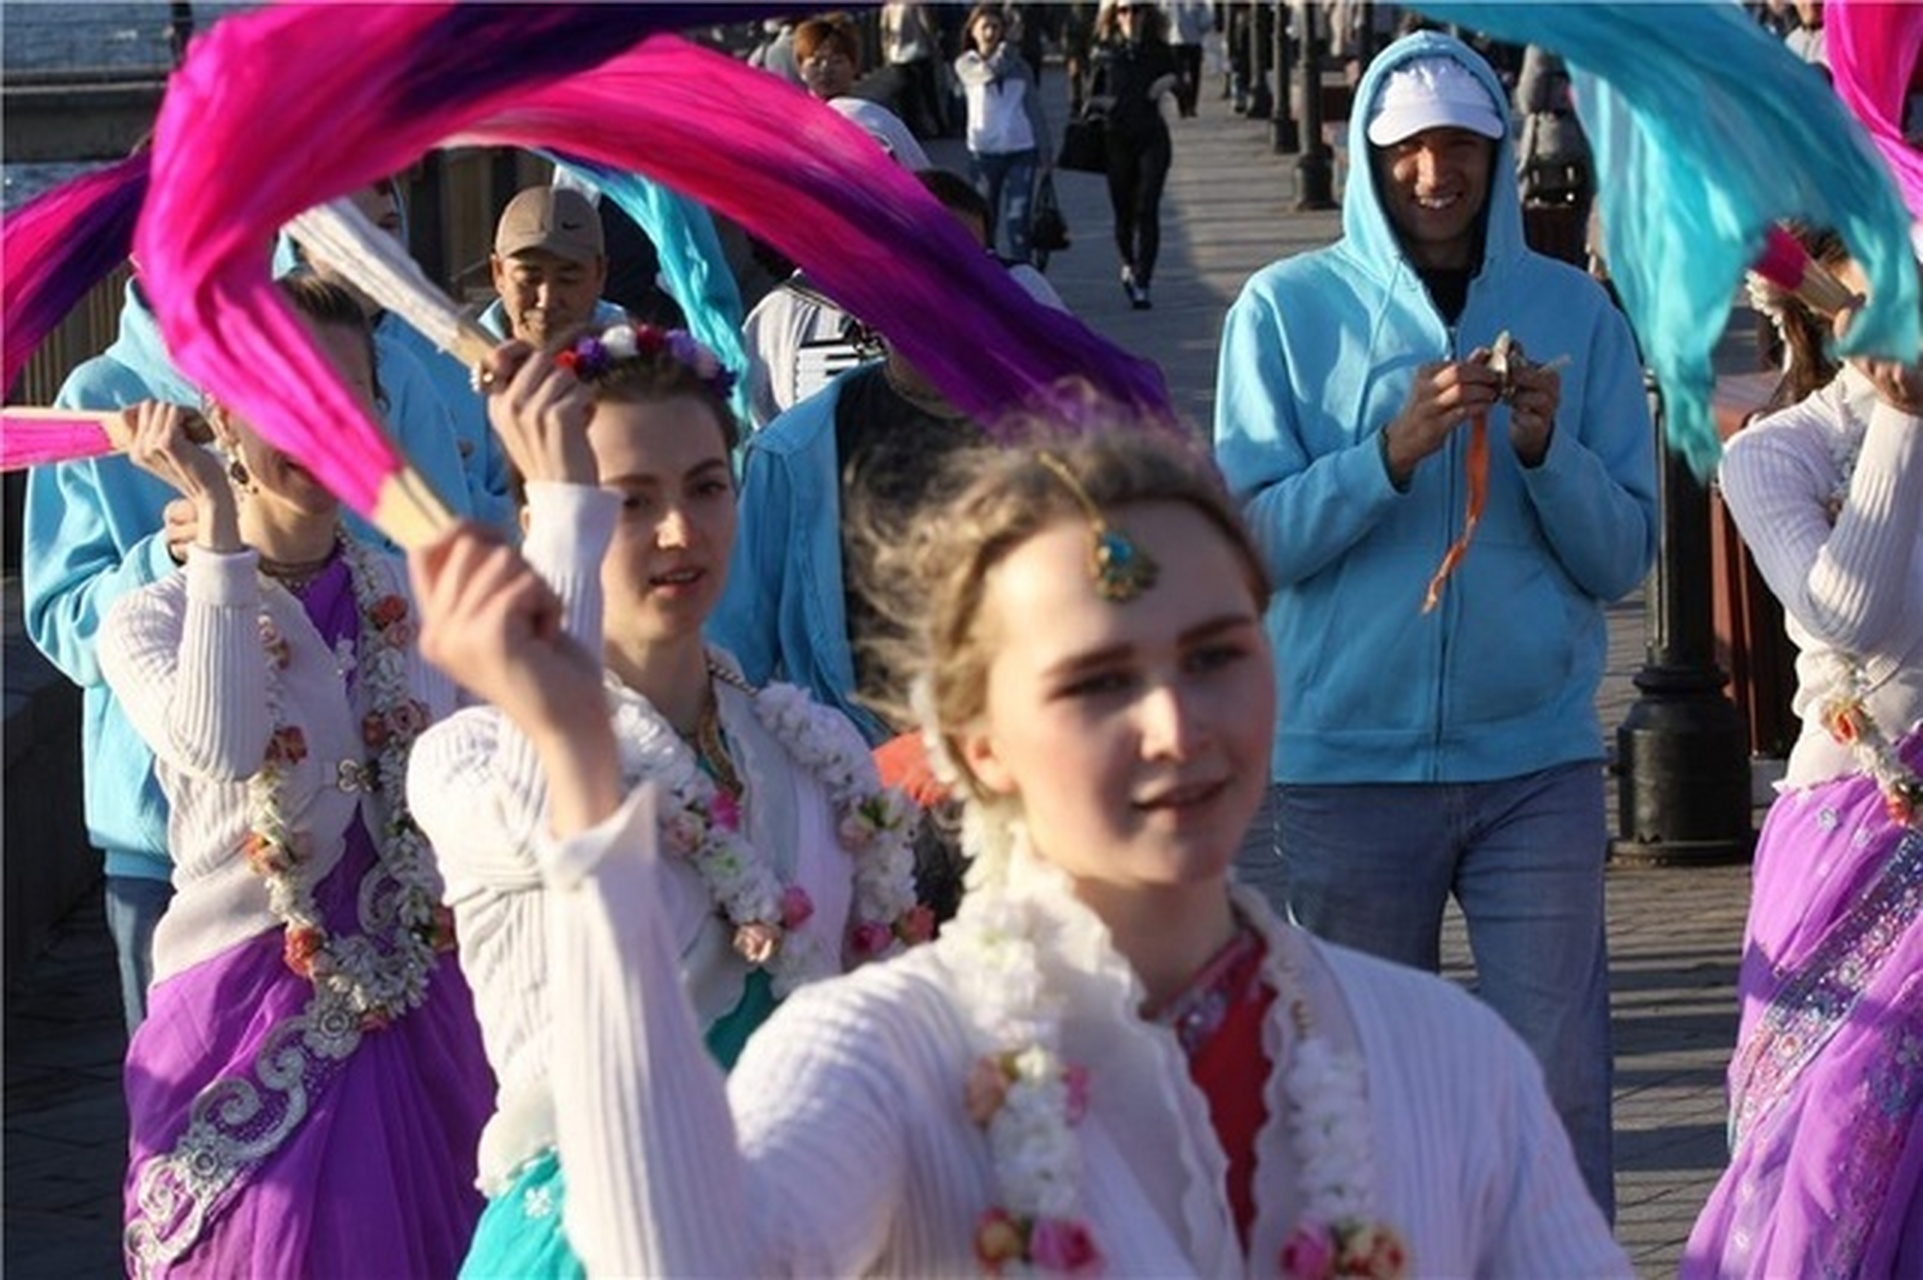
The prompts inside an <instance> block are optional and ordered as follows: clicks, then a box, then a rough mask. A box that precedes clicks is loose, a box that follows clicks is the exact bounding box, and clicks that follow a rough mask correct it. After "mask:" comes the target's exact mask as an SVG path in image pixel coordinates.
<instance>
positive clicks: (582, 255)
mask: <svg viewBox="0 0 1923 1280" xmlns="http://www.w3.org/2000/svg"><path fill="white" fill-rule="evenodd" d="M488 267H489V269H490V270H491V272H492V273H493V277H494V292H495V293H496V294H498V295H499V297H498V299H497V300H496V301H495V302H493V303H492V304H490V305H489V307H488V309H487V310H486V311H484V312H482V313H481V320H480V323H481V327H482V328H484V329H486V330H488V331H489V332H490V333H492V334H494V335H495V336H496V337H499V338H510V337H512V338H519V339H521V340H522V341H524V342H530V343H533V344H534V345H535V346H537V347H541V348H548V347H552V346H554V345H555V344H556V343H559V342H562V341H565V340H566V339H568V338H569V337H571V336H573V334H574V333H575V332H576V331H577V330H579V329H580V328H581V327H582V326H584V325H590V324H591V325H593V326H594V327H595V328H603V327H605V326H607V325H610V324H614V323H617V322H619V321H620V320H621V319H622V318H623V317H622V311H621V309H620V308H619V307H617V306H615V305H614V304H613V303H609V302H603V301H602V300H601V290H602V288H603V287H604V286H605V285H606V284H607V280H608V255H607V242H606V241H605V239H603V237H602V233H601V214H600V211H599V210H597V209H596V208H595V207H594V205H593V204H592V203H590V202H589V200H588V198H587V197H586V196H584V195H582V194H581V193H580V192H579V191H576V190H574V189H573V188H571V187H553V186H549V187H529V188H527V189H526V190H525V191H522V192H521V193H520V194H519V195H517V196H515V197H514V199H512V200H510V201H509V202H508V206H507V208H506V209H504V210H502V212H501V220H500V222H499V223H498V224H496V226H495V229H494V252H493V254H491V255H490V256H489V258H488Z"/></svg>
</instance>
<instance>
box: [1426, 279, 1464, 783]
mask: <svg viewBox="0 0 1923 1280" xmlns="http://www.w3.org/2000/svg"><path fill="white" fill-rule="evenodd" d="M1429 305H1430V306H1434V305H1435V300H1434V299H1430V303H1429ZM1463 306H1464V309H1465V310H1467V308H1468V303H1467V301H1466V300H1465V302H1464V304H1463ZM1436 318H1437V319H1438V320H1440V319H1441V318H1442V313H1441V312H1440V311H1438V312H1437V313H1436ZM1461 319H1462V318H1461V316H1460V315H1458V316H1457V317H1456V320H1455V321H1454V322H1453V323H1447V324H1445V325H1444V326H1443V329H1444V331H1445V332H1446V333H1447V334H1448V336H1449V350H1448V358H1449V360H1450V362H1451V363H1454V362H1455V361H1456V360H1457V359H1459V358H1460V357H1459V356H1458V355H1457V354H1456V331H1457V328H1458V326H1459V325H1460V324H1461ZM1461 435H1462V430H1461V428H1457V429H1456V430H1455V431H1454V432H1452V433H1451V434H1450V436H1449V446H1448V448H1446V449H1445V450H1443V455H1444V457H1443V461H1444V463H1445V464H1446V468H1447V475H1448V481H1447V483H1446V485H1445V486H1444V489H1443V493H1444V499H1445V500H1444V502H1443V504H1442V510H1443V527H1442V545H1443V546H1445V547H1447V546H1448V545H1449V542H1450V539H1451V537H1452V536H1453V529H1454V526H1453V525H1451V524H1449V523H1448V522H1449V520H1450V519H1451V518H1452V514H1451V513H1453V512H1454V511H1455V509H1456V507H1457V506H1458V505H1459V500H1458V498H1457V496H1456V485H1457V482H1458V480H1459V478H1460V477H1461V475H1462V467H1461V465H1460V461H1459V455H1460V454H1461V452H1462V449H1461V445H1460V444H1459V440H1460V438H1461ZM1450 595H1451V593H1448V592H1445V593H1444V594H1443V597H1442V614H1441V616H1440V617H1439V618H1437V619H1436V625H1437V626H1439V627H1440V628H1442V639H1441V643H1440V646H1439V648H1438V651H1437V660H1436V701H1435V708H1436V709H1435V716H1434V719H1433V720H1432V721H1431V722H1430V728H1429V780H1430V781H1431V782H1434V781H1436V780H1438V779H1440V778H1441V776H1442V724H1443V719H1444V707H1443V702H1444V700H1445V699H1446V698H1447V696H1448V692H1449V618H1450V614H1451V613H1453V612H1454V609H1455V602H1454V601H1453V600H1452V599H1451V598H1450Z"/></svg>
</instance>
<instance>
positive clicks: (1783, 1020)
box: [1730, 828, 1923, 1145]
mask: <svg viewBox="0 0 1923 1280" xmlns="http://www.w3.org/2000/svg"><path fill="white" fill-rule="evenodd" d="M1920 911H1923V831H1919V830H1917V829H1915V828H1909V829H1907V830H1904V831H1903V832H1902V834H1901V836H1900V838H1899V839H1898V841H1897V844H1896V847H1895V848H1894V849H1892V850H1891V851H1890V855H1889V857H1888V859H1887V860H1886V861H1885V862H1884V864H1883V868H1882V870H1881V871H1880V872H1879V873H1878V874H1877V877H1876V880H1875V882H1874V883H1873V884H1871V885H1870V886H1869V887H1868V888H1867V889H1866V890H1865V892H1864V893H1863V894H1862V897H1861V900H1860V902H1859V903H1858V904H1857V905H1856V906H1855V907H1854V908H1853V909H1852V910H1851V912H1850V914H1849V916H1848V917H1847V918H1845V919H1844V920H1843V921H1842V922H1840V923H1839V924H1838V925H1837V926H1836V927H1835V928H1833V929H1832V930H1831V931H1830V933H1829V935H1828V936H1827V937H1826V938H1825V939H1824V941H1823V944H1822V945H1821V946H1820V947H1818V948H1817V950H1816V953H1815V954H1814V955H1812V956H1811V957H1810V958H1809V960H1808V961H1807V962H1806V963H1805V964H1804V965H1803V966H1802V968H1801V970H1799V971H1798V972H1797V973H1795V974H1793V975H1791V976H1790V977H1789V978H1788V979H1787V980H1786V981H1785V982H1784V983H1783V984H1782V986H1781V987H1780V988H1779V989H1778V990H1777V992H1776V995H1775V997H1774V998H1773V999H1771V1000H1770V1002H1769V1006H1768V1007H1767V1008H1766V1009H1765V1010H1764V1011H1763V1014H1762V1017H1761V1019H1760V1021H1759V1022H1758V1023H1757V1025H1756V1027H1755V1029H1754V1030H1753V1031H1751V1032H1750V1035H1749V1039H1748V1040H1747V1041H1746V1042H1745V1043H1744V1044H1743V1045H1742V1046H1740V1048H1739V1049H1738V1051H1737V1056H1736V1061H1735V1062H1734V1064H1732V1067H1731V1070H1730V1091H1731V1094H1732V1095H1733V1096H1732V1098H1731V1106H1730V1136H1731V1142H1732V1145H1733V1144H1734V1143H1738V1142H1742V1141H1745V1140H1746V1139H1747V1138H1748V1137H1749V1135H1750V1134H1751V1132H1752V1131H1753V1130H1754V1128H1755V1127H1756V1126H1757V1125H1759V1124H1762V1123H1765V1122H1767V1121H1768V1119H1769V1118H1770V1116H1771V1115H1772V1114H1773V1113H1774V1112H1775V1110H1776V1108H1777V1106H1778V1105H1779V1104H1781V1103H1782V1101H1783V1100H1784V1099H1785V1098H1786V1097H1788V1095H1789V1093H1790V1090H1791V1088H1792V1087H1793V1085H1794V1083H1795V1081H1796V1079H1797V1077H1798V1075H1799V1074H1800V1073H1801V1072H1802V1071H1803V1069H1804V1068H1805V1067H1807V1066H1808V1065H1809V1063H1810V1061H1811V1059H1813V1058H1815V1056H1816V1055H1817V1054H1818V1053H1819V1052H1820V1051H1821V1050H1822V1048H1823V1046H1824V1045H1826V1044H1828V1043H1829V1041H1830V1038H1831V1037H1832V1036H1834V1035H1835V1034H1836V1032H1837V1030H1838V1029H1839V1028H1840V1027H1841V1026H1842V1024H1843V1020H1844V1019H1845V1018H1847V1017H1848V1016H1849V1013H1850V1011H1851V1010H1852V1009H1854V1008H1855V1007H1856V1003H1857V1001H1859V1000H1860V999H1862V996H1863V992H1864V991H1865V990H1866V989H1867V988H1868V987H1869V985H1870V983H1871V982H1872V981H1873V980H1874V979H1875V978H1876V976H1877V974H1878V972H1879V971H1880V969H1881V968H1882V965H1883V962H1884V961H1885V960H1887V959H1888V958H1889V955H1890V952H1891V951H1893V950H1895V948H1896V945H1897V944H1898V943H1899V942H1900V941H1901V940H1902V935H1903V931H1904V924H1905V922H1906V921H1907V922H1913V921H1915V920H1916V918H1917V915H1918V913H1919V912H1920Z"/></svg>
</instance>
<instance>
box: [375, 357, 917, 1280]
mask: <svg viewBox="0 0 1923 1280" xmlns="http://www.w3.org/2000/svg"><path fill="white" fill-rule="evenodd" d="M519 354H520V355H525V357H526V358H525V362H524V363H521V364H520V365H519V367H518V369H517V370H515V371H514V372H513V376H512V377H511V378H509V379H507V380H506V381H505V382H504V383H503V385H502V386H501V389H500V390H499V391H498V392H497V393H496V394H494V395H492V396H491V397H490V399H489V416H490V418H491V420H492V422H493V424H494V427H495V430H496V431H497V432H498V433H499V434H500V436H501V438H502V441H503V443H504V444H505V446H506V448H507V451H508V455H509V457H510V458H512V459H513V461H514V463H515V466H516V468H517V469H518V472H519V475H520V478H521V479H522V481H523V482H524V487H525V493H526V506H525V508H524V520H523V523H524V527H525V535H526V539H525V543H524V547H523V550H524V552H525V554H526V556H527V558H528V560H529V562H530V563H531V564H532V565H533V566H534V569H535V570H536V571H537V572H538V573H539V574H540V575H541V576H542V577H543V578H544V579H545V580H546V581H547V582H548V583H549V584H551V586H552V587H553V589H554V590H555V591H556V592H557V593H558V596H559V598H560V599H561V600H562V601H564V602H565V605H566V613H565V629H566V632H567V634H568V635H570V636H572V637H573V638H574V639H575V640H576V641H578V642H579V643H581V644H582V645H583V646H585V647H586V648H587V649H588V650H589V651H590V652H593V653H595V654H596V655H597V656H598V657H599V658H600V659H601V661H602V663H604V664H605V672H604V674H603V676H602V677H601V682H600V683H597V686H596V687H597V689H598V690H599V691H600V694H601V697H602V698H603V699H604V706H603V707H602V708H601V710H600V714H601V716H602V718H605V717H606V715H607V714H608V713H610V712H611V713H612V716H613V724H614V733H615V738H616V741H617V743H618V751H619V771H620V774H621V777H622V779H623V783H624V785H625V786H627V787H630V788H631V787H635V786H639V785H641V784H643V783H646V784H651V785H652V786H653V787H655V788H656V789H657V793H658V795H659V796H660V806H659V810H658V818H659V828H658V832H657V838H658V841H659V843H660V845H661V846H662V847H663V848H666V849H670V850H673V851H674V852H675V854H676V855H677V856H676V858H675V861H674V865H673V868H672V872H671V874H670V875H669V876H668V877H667V880H666V883H665V884H664V887H663V892H664V894H665V897H664V898H663V900H662V903H661V907H662V910H663V913H664V914H663V917H662V918H663V920H664V923H665V927H666V928H667V929H668V931H669V932H668V934H667V935H666V937H665V938H664V944H665V945H666V946H667V947H668V949H669V951H670V953H671V954H672V955H673V960H672V962H671V963H672V967H673V970H674V974H675V978H676V979H678V981H677V982H676V985H677V986H678V987H679V988H680V990H681V991H682V992H685V999H686V1000H687V1002H688V1003H689V1004H690V1006H691V1008H692V1010H693V1013H694V1017H695V1020H696V1025H697V1026H698V1027H699V1029H700V1032H701V1035H702V1037H703V1038H704V1040H705V1044H706V1047H707V1049H708V1051H709V1053H711V1054H712V1055H713V1057H714V1059H715V1060H716V1061H717V1062H718V1063H719V1064H720V1065H721V1066H722V1067H723V1068H726V1067H728V1066H731V1065H732V1064H733V1062H734V1060H735V1058H736V1056H737V1055H739V1053H740V1052H741V1047H742V1045H743V1044H744V1043H745V1042H746V1041H747V1038H748V1036H749V1034H750V1033H751V1032H752V1031H754V1029H755V1028H756V1027H757V1026H759V1025H760V1024H761V1022H762V1020H763V1019H765V1018H766V1017H767V1016H768V1014H769V1012H770V1011H771V1010H772V1009H773V1008H774V1007H775V1005H776V1004H777V1003H778V1002H779V1001H780V1000H782V999H783V998H784V997H786V996H787V995H788V994H789V993H790V992H791V991H793V990H794V989H796V988H798V987H800V986H801V985H803V984H804V983H807V982H810V981H812V980H814V979H817V978H822V977H826V976H829V975H833V974H839V973H841V972H843V971H844V970H845V969H847V968H849V967H851V966H852V965H854V964H855V963H857V962H859V961H861V960H865V959H872V958H875V957H878V956H881V955H886V954H889V953H891V952H892V951H894V950H896V949H898V948H899V947H900V946H902V945H903V944H904V942H907V941H914V940H919V939H920V938H922V937H925V936H926V935H927V934H928V933H929V932H930V931H931V929H932V917H931V916H930V915H929V913H928V912H926V911H924V910H920V909H917V907H916V903H915V898H914V885H913V879H912V852H911V850H910V847H909V843H908V837H909V834H910V826H911V822H912V820H913V819H914V818H915V816H916V815H915V813H914V811H913V809H912V806H911V805H910V804H909V802H907V801H906V800H905V799H904V798H903V797H901V796H900V794H899V793H897V792H893V791H888V790H884V789H883V788H882V787H881V786H880V784H879V782H878V781H877V779H876V777H875V773H874V767H873V764H872V762H871V760H870V758H869V756H868V753H867V750H866V748H865V745H864V743H863V741H862V739H861V737H860V735H859V734H858V733H857V732H856V731H855V729H854V727H853V726H852V725H851V724H850V723H849V722H848V721H847V719H846V718H845V717H843V716H842V715H840V714H839V713H838V712H835V711H832V710H829V709H827V708H824V707H821V706H819V705H817V704H815V703H814V702H813V701H811V700H810V699H809V698H808V696H807V695H806V694H804V693H803V692H801V691H800V690H798V689H796V688H794V687H792V686H788V685H771V686H769V687H767V688H764V689H756V688H752V687H750V686H749V684H748V683H747V682H746V681H745V680H744V679H743V678H742V677H741V674H740V672H739V670H738V669H737V667H736V666H735V664H734V662H733V660H732V659H730V658H729V657H728V655H727V654H725V653H723V652H721V651H720V650H717V649H713V648H710V647H708V646H707V645H706V644H704V643H703V640H702V636H701V628H702V624H703V623H704V622H706V621H707V618H708V614H709V613H710V611H711V610H712V609H713V608H714V604H715V601H716V600H717V599H718V598H719V597H720V594H721V589H722V585H723V583H724V580H725V578H726V574H727V568H728V558H729V551H730V548H731V546H732V544H733V541H734V529H735V489H734V481H733V473H732V471H731V469H730V461H729V459H730V453H731V450H732V448H733V446H734V443H735V432H736V425H735V420H734V417H733V414H732V412H731V410H730V409H729V407H728V399H727V397H728V390H729V385H730V380H731V376H730V375H729V374H728V373H727V372H726V371H724V370H723V369H722V367H721V366H720V364H719V363H718V362H717V360H716V359H715V357H714V355H713V354H712V353H711V352H709V351H708V350H707V349H706V348H705V347H702V346H701V345H700V344H699V343H697V342H696V341H695V340H694V339H693V338H692V337H691V336H690V335H688V334H687V333H685V332H683V331H680V330H675V331H671V332H664V331H662V330H659V329H656V328H653V327H652V326H648V325H641V326H630V325H627V324H622V325H619V326H616V327H614V328H611V329H609V330H607V331H606V332H604V333H600V334H596V335H592V336H588V337H584V338H582V339H580V340H578V341H576V342H575V343H573V344H572V345H571V346H569V347H568V348H566V349H564V350H563V351H561V352H560V353H558V354H556V355H554V356H549V355H546V354H528V353H526V352H525V349H522V350H521V351H520V353H519ZM503 358H504V360H512V359H514V358H517V357H515V356H509V355H508V354H507V353H505V352H504V357H503ZM501 368H502V376H503V377H505V376H506V372H507V368H508V366H507V365H506V364H503V366H502V367H501ZM410 792H411V795H412V797H413V801H414V805H415V811H416V812H417V813H418V814H419V815H420V817H421V822H422V824H423V825H424V826H425V827H426V829H427V831H428V833H429V834H430V835H431V836H432V837H433V839H434V844H435V849H436V852H437V855H438V857H439V859H440V863H441V867H442V871H443V873H444V875H445V876H446V878H447V883H448V901H449V903H450V904H451V905H452V906H453V908H454V912H455V916H456V919H457V922H458V925H459V933H460V947H461V957H462V963H463V965H464V967H465V968H466V970H467V972H468V974H469V975H470V977H471V979H472V981H473V983H474V988H475V995H476V1005H477V1009H478V1012H479V1014H480V1018H481V1026H482V1029H483V1032H484V1033H485V1035H486V1038H487V1047H488V1055H489V1058H490V1060H491V1061H492V1062H493V1064H494V1068H495V1071H496V1073H497V1074H498V1075H499V1077H500V1081H501V1091H500V1097H499V1104H498V1110H497V1111H496V1114H495V1116H494V1118H493V1119H492V1120H491V1121H490V1122H489V1125H488V1129H487V1133H486V1135H485V1137H484V1138H483V1140H482V1143H481V1185H482V1187H483V1189H484V1190H485V1191H486V1192H487V1193H488V1196H489V1206H488V1209H487V1211H486V1213H485V1214H484V1216H483V1218H482V1221H481V1225H480V1228H479V1230H478V1231H477V1232H476V1235H475V1241H474V1247H473V1250H472V1252H471V1253H470V1254H469V1257H468V1262H467V1274H470V1275H476V1276H498V1275H514V1276H561V1275H578V1274H580V1264H579V1262H578V1261H577V1260H576V1258H575V1256H574V1254H573V1252H572V1251H571V1250H570V1248H569V1244H568V1241H567V1239H566V1236H565V1234H564V1232H563V1231H562V1226H563V1219H562V1217H561V1212H560V1210H561V1205H562V1202H563V1198H564V1178H565V1175H564V1170H563V1168H562V1163H561V1162H560V1161H559V1160H557V1158H556V1155H555V1150H554V1146H555V1134H556V1122H557V1118H556V1114H555V1105H554V1098H553V1095H552V1092H551V1090H550V1085H549V1078H550V1075H551V1073H552V1072H553V1071H555V1070H556V1069H557V1068H558V1066H559V1063H558V1062H557V1057H556V1047H555V1036H554V1028H553V1026H552V1025H551V1021H552V1019H551V1010H550V1005H551V1002H552V1001H553V999H554V998H555V995H556V992H555V991H554V989H553V988H552V986H551V985H550V984H549V981H548V975H549V974H550V972H551V971H552V958H551V955H550V951H551V948H552V946H553V938H552V937H551V927H552V920H553V916H552V914H551V911H550V909H549V908H548V907H547V906H546V904H545V902H544V898H545V894H544V893H543V892H542V888H541V879H540V874H539V869H538V866H537V863H536V861H535V856H534V849H533V845H534V841H535V836H536V834H537V832H539V830H540V829H541V828H542V826H543V825H544V824H545V823H546V822H547V821H548V816H547V810H548V806H549V803H550V799H549V795H548V789H547V787H546V786H545V784H544V780H543V778H542V775H541V771H540V769H539V767H538V765H537V762H536V758H535V753H534V751H533V749H532V747H531V745H530V743H529V741H528V739H527V738H526V737H525V736H524V735H523V734H522V733H520V732H519V731H517V730H516V729H515V727H514V725H513V722H512V721H511V720H510V719H508V718H507V717H505V716H503V715H502V714H500V712H498V711H497V710H495V709H494V708H492V707H477V708H471V709H469V710H465V711H462V712H459V713H457V714H456V715H454V716H453V717H451V718H450V719H448V720H447V721H445V722H443V723H442V724H440V725H437V726H436V727H435V728H434V729H433V730H432V731H431V732H429V733H428V734H427V735H426V736H425V737H424V738H423V739H422V741H421V743H420V745H419V747H418V748H417V749H416V752H415V756H414V764H413V770H412V777H411V779H410Z"/></svg>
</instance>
